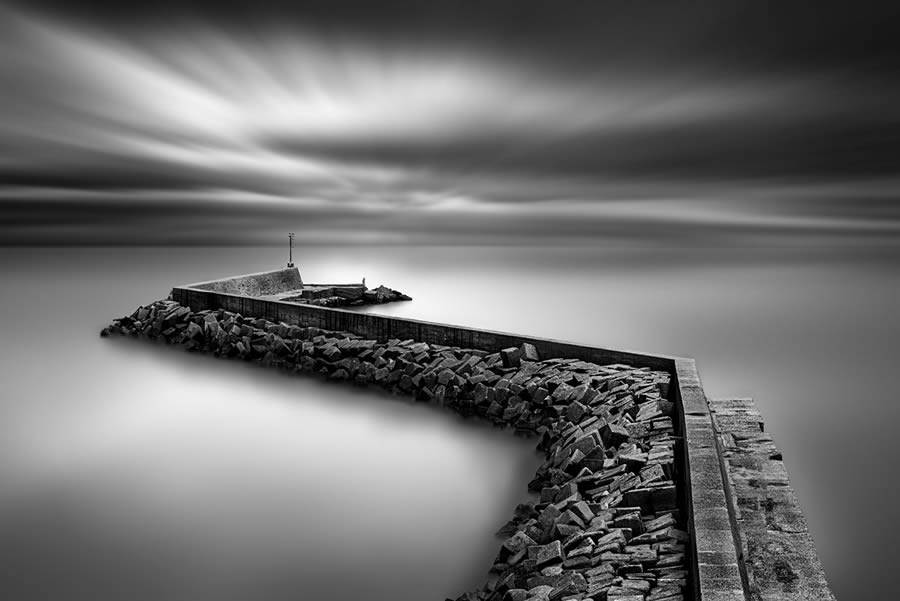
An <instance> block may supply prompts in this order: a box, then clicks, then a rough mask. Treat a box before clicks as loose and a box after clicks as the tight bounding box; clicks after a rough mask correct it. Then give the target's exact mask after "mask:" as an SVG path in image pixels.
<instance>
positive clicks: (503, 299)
mask: <svg viewBox="0 0 900 601" xmlns="http://www.w3.org/2000/svg"><path fill="white" fill-rule="evenodd" d="M284 254H285V252H284V249H281V248H244V247H233V248H97V249H89V248H88V249H85V248H62V249H2V250H0V277H2V286H0V315H2V322H0V326H2V341H3V344H2V350H0V376H2V382H3V389H2V390H3V392H2V393H0V598H2V599H11V600H15V601H18V600H31V599H35V600H42V601H56V600H81V599H85V600H87V599H91V600H94V601H119V600H128V601H142V600H147V601H204V600H207V599H208V600H211V601H229V600H235V601H237V600H253V601H267V600H282V599H304V600H307V601H331V600H339V599H340V600H344V599H389V600H396V601H405V600H409V601H413V600H415V601H427V600H428V599H434V600H442V599H444V598H445V597H448V596H452V597H455V596H456V595H458V594H459V593H461V592H463V591H464V590H467V589H469V588H472V587H475V586H478V585H480V584H481V583H482V582H483V581H484V579H485V577H486V575H487V569H488V567H489V566H490V563H491V561H492V559H493V556H494V554H495V553H496V551H497V549H498V547H499V543H500V541H499V540H498V539H496V538H495V537H494V536H493V532H494V531H495V530H497V529H498V528H499V527H500V526H502V525H503V523H504V522H505V521H506V519H508V518H509V517H510V516H511V515H512V511H513V508H514V507H515V505H516V504H517V503H519V502H521V501H523V500H525V499H527V498H528V495H527V491H526V486H525V485H526V483H527V481H528V480H529V479H530V478H531V476H532V475H533V473H534V471H535V470H536V469H537V467H538V465H539V464H540V457H539V456H538V455H537V454H536V453H535V452H534V446H535V442H536V441H534V440H527V439H522V438H517V437H515V436H513V435H512V434H511V433H510V432H504V431H500V430H496V429H494V428H491V427H490V426H487V425H485V424H482V423H479V422H474V421H471V420H463V419H462V418H459V417H457V416H454V415H452V414H450V413H448V412H443V411H441V410H439V409H436V408H433V407H428V406H424V405H417V404H413V403H410V402H408V401H406V400H404V399H402V398H400V397H392V396H390V395H385V394H380V393H378V392H376V391H371V390H362V389H358V388H354V387H349V386H344V385H337V384H332V383H328V382H323V381H320V380H318V379H316V378H313V377H306V376H291V375H287V374H284V373H280V372H278V371H276V370H267V369H263V368H259V367H256V366H253V365H246V364H243V363H238V362H233V361H225V360H217V359H213V358H211V357H208V356H202V355H197V354H188V353H184V352H182V351H180V349H177V348H173V347H167V346H165V345H159V344H153V343H149V342H145V341H138V340H131V339H101V338H100V337H99V336H98V333H99V331H100V329H101V328H102V327H103V326H104V325H106V324H107V323H108V322H109V321H110V320H111V319H113V318H114V317H118V316H121V315H125V314H129V313H131V312H132V311H133V310H134V309H135V308H136V307H137V306H138V305H141V304H146V303H149V302H151V301H153V300H156V299H159V298H163V297H165V296H167V294H168V292H169V290H170V289H171V287H172V285H173V284H176V283H188V282H193V281H201V280H207V279H212V278H217V277H222V276H226V275H233V274H238V273H248V272H254V271H262V270H267V269H273V268H277V267H279V266H281V265H282V264H283V262H284V260H285V257H284V256H283V255H284ZM294 261H295V262H296V263H297V265H298V266H299V267H300V269H301V273H302V275H303V278H304V279H305V280H306V281H307V282H313V283H318V282H345V281H359V280H361V279H362V278H363V277H365V278H366V283H367V284H368V285H369V286H370V287H374V286H377V285H379V284H382V283H383V284H385V285H387V286H390V287H393V288H397V289H399V290H401V291H403V292H405V293H407V294H409V295H411V296H412V297H413V299H414V300H413V301H412V302H409V303H397V304H393V305H385V306H378V307H372V308H369V309H366V310H371V311H374V312H382V313H389V314H393V315H400V316H407V317H414V318H419V319H425V320H429V321H439V322H446V323H453V324H460V325H464V326H471V327H478V328H487V329H493V330H500V331H510V332H516V333H522V334H528V335H534V336H542V337H550V338H557V339H562V340H569V341H574V342H581V343H586V344H591V345H596V346H602V347H607V348H614V349H627V350H636V351H643V352H648V353H660V354H669V355H686V356H691V357H695V358H696V359H697V362H698V367H699V370H700V375H701V378H702V380H703V384H704V387H705V390H706V392H707V394H709V395H710V396H714V397H726V396H731V397H746V396H752V397H753V398H755V400H756V402H757V405H758V407H759V409H760V410H761V412H762V414H763V417H764V419H765V421H766V429H767V431H769V432H771V433H772V435H773V437H774V438H775V441H776V443H777V444H778V446H779V447H780V449H781V450H782V453H783V455H784V458H785V463H786V464H787V467H788V471H789V474H790V476H791V481H792V484H793V486H794V488H795V490H796V492H797V495H798V498H799V500H800V503H801V505H802V507H803V509H804V511H805V514H806V517H807V520H808V522H809V527H810V530H811V532H812V535H813V537H814V539H815V541H816V544H817V547H818V550H819V553H820V556H821V559H822V562H823V564H824V566H825V569H826V574H827V576H828V578H829V581H830V583H831V584H832V587H833V590H834V592H835V594H836V595H837V597H838V598H839V599H884V598H889V597H890V596H892V595H890V594H889V593H888V591H892V590H893V578H892V573H893V570H894V569H895V566H896V564H897V560H898V559H900V556H898V553H897V551H896V548H897V545H896V541H897V540H898V538H900V528H898V526H897V524H898V519H897V518H898V515H897V514H898V509H897V504H896V502H895V500H896V499H897V497H898V488H900V486H898V483H897V478H896V474H895V472H896V469H895V466H896V461H897V460H898V458H900V442H898V440H900V437H898V436H897V433H896V432H897V425H898V423H900V422H898V417H900V398H898V394H897V382H898V359H900V352H898V350H897V348H898V342H897V339H898V334H900V317H898V311H897V307H898V306H900V268H898V267H900V252H898V251H896V250H884V249H880V250H865V249H842V250H834V249H831V250H829V249H808V248H791V249H766V250H759V249H753V250H749V249H748V250H741V249H732V250H722V249H709V250H707V249H695V250H627V251H626V250H621V251H619V250H602V249H586V248H574V249H573V248H506V247H499V248H493V247H491V248H465V247H464V248H460V247H422V248H404V247H330V248H303V247H301V248H298V249H295V255H294ZM885 595H888V597H885Z"/></svg>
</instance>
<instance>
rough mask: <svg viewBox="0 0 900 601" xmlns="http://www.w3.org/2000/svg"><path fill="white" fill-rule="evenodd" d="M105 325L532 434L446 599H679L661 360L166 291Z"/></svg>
mask: <svg viewBox="0 0 900 601" xmlns="http://www.w3.org/2000/svg"><path fill="white" fill-rule="evenodd" d="M110 334H118V335H128V336H140V337H145V338H150V339H161V340H163V341H165V342H166V343H168V344H180V345H182V346H183V347H185V348H186V349H187V350H190V351H203V352H210V353H213V354H214V355H216V356H219V357H226V358H240V359H243V360H245V361H255V362H259V363H261V364H264V365H269V366H276V367H281V368H285V369H289V370H291V371H296V372H314V373H319V374H321V375H322V376H324V377H326V378H329V379H333V380H349V381H353V382H356V383H359V384H365V385H373V384H374V385H376V386H380V387H382V388H384V389H387V390H389V391H392V392H395V393H398V394H402V395H406V396H412V397H414V398H415V400H417V401H429V402H434V403H437V404H439V405H442V406H446V407H449V408H451V409H453V410H454V411H456V412H457V413H460V414H462V415H465V416H478V417H480V418H484V419H487V420H489V421H491V422H493V423H494V424H495V425H497V426H500V427H511V428H514V429H515V432H516V433H517V434H523V435H531V436H538V437H539V442H538V449H539V450H541V451H543V452H544V453H545V455H546V460H545V462H544V464H543V465H542V466H541V467H540V468H539V469H538V472H537V474H536V475H535V477H534V479H532V481H531V482H530V483H529V484H528V488H529V490H530V491H532V492H538V493H540V501H539V502H538V503H524V504H520V505H519V506H518V507H517V508H516V510H515V515H514V516H513V518H512V519H511V520H510V521H509V522H508V523H507V524H506V525H505V526H503V528H501V529H500V531H499V532H498V534H499V535H501V536H503V537H505V538H506V540H505V541H504V542H503V543H502V545H501V547H500V551H499V553H498V555H497V558H496V560H495V562H494V565H493V567H492V568H491V573H492V574H493V575H492V577H491V578H489V579H488V582H487V583H486V584H485V585H484V586H483V587H482V588H481V589H479V590H477V591H473V592H468V593H464V594H463V595H461V596H460V597H458V599H457V601H487V600H491V601H495V600H496V601H525V600H552V601H557V600H581V601H587V600H593V601H680V600H681V599H683V597H684V594H685V588H686V585H687V581H688V569H689V562H688V561H687V556H688V555H687V550H686V544H687V542H688V534H687V532H686V528H685V527H684V519H685V512H684V509H683V508H681V507H679V506H678V505H679V502H680V499H681V495H679V494H677V485H676V482H675V477H676V473H677V470H676V466H675V465H674V462H675V453H674V446H675V442H676V438H677V437H676V436H675V431H674V427H673V423H672V417H671V416H672V412H673V403H672V402H671V401H669V400H668V398H667V397H668V392H669V383H670V374H668V373H666V372H661V371H652V370H650V369H649V368H634V367H631V366H628V365H623V364H613V365H602V366H601V365H596V364H593V363H588V362H585V361H580V360H576V359H560V358H553V359H543V360H542V359H541V358H540V357H538V354H537V351H536V349H535V348H534V347H533V346H532V345H530V344H527V343H524V344H522V345H521V346H520V347H511V348H507V349H504V350H502V351H500V352H497V353H489V352H487V351H484V350H480V349H464V348H457V347H449V346H441V345H434V344H427V343H424V342H416V341H414V340H403V341H401V340H389V341H387V342H378V341H375V340H371V339H366V338H363V337H361V336H358V335H355V334H352V333H348V332H329V331H325V330H321V329H319V328H313V327H302V326H295V325H287V324H284V323H273V322H270V321H268V320H265V319H262V318H252V317H245V316H241V315H239V314H236V313H232V312H229V311H225V310H221V309H220V310H214V311H209V310H207V311H199V312H196V313H195V312H193V311H191V310H190V308H188V307H184V306H182V305H180V304H179V303H177V302H174V301H171V300H161V301H157V302H155V303H152V304H150V305H148V306H142V307H139V308H138V309H137V310H136V311H135V312H134V313H132V314H131V315H130V316H127V317H122V318H120V319H116V320H114V322H113V323H112V324H111V325H110V326H108V327H107V328H104V329H103V330H102V332H101V336H108V335H110Z"/></svg>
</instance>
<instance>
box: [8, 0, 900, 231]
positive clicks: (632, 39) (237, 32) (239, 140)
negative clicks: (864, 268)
mask: <svg viewBox="0 0 900 601" xmlns="http://www.w3.org/2000/svg"><path fill="white" fill-rule="evenodd" d="M239 4H240V3H239ZM37 6H38V8H37V9H34V10H31V9H28V10H26V9H23V8H19V9H5V10H4V12H3V19H2V24H0V34H2V35H0V56H2V58H0V78H2V81H3V92H2V93H0V234H2V238H3V240H4V241H5V243H7V244H26V243H44V242H46V241H48V240H52V241H55V242H69V243H78V244H84V243H104V244H105V243H142V244H147V243H149V244H152V243H164V244H173V243H204V242H207V243H220V242H224V241H229V242H237V243H259V242H264V241H266V240H269V239H271V237H272V236H275V235H277V233H279V232H281V231H282V230H285V229H292V230H295V231H300V232H303V233H304V235H303V236H301V238H303V239H305V240H306V241H310V242H313V241H314V242H317V243H321V242H338V241H346V242H355V241H366V242H388V243H402V242H407V241H415V242H429V241H431V242H439V243H485V242H490V243H504V242H507V243H525V242H528V243H553V244H556V243H572V244H584V243H595V244H614V245H620V244H630V243H639V244H648V243H658V244H701V245H707V244H759V243H766V244H769V243H772V241H775V243H779V241H780V242H784V241H787V240H790V239H791V238H792V237H793V238H794V239H796V240H801V241H803V240H818V241H823V240H826V241H827V240H831V239H833V238H834V237H836V236H839V237H841V238H850V239H856V240H857V241H859V242H860V243H895V242H896V240H897V236H896V235H897V230H898V224H900V211H898V210H897V206H898V198H897V195H898V187H897V176H898V173H900V134H898V132H900V109H898V108H897V107H898V106H900V104H898V103H897V102H896V100H897V97H898V95H900V94H898V91H900V90H898V88H900V84H898V83H896V81H895V80H891V79H886V78H885V77H884V75H885V74H886V73H890V72H891V69H892V68H893V67H894V64H893V63H892V60H891V58H890V54H889V53H887V52H885V49H884V48H881V47H877V46H876V47H874V48H873V49H872V51H871V52H870V53H868V54H860V51H859V50H858V49H856V48H855V47H853V48H851V47H850V44H849V43H848V45H847V50H846V52H843V53H842V52H840V51H839V49H838V50H835V49H834V48H833V47H829V48H827V49H825V47H824V46H825V45H827V44H825V42H828V41H829V40H828V38H827V36H825V35H824V34H823V32H821V31H807V30H806V29H802V30H799V31H798V32H797V33H796V35H795V36H794V39H793V41H790V40H784V39H781V38H780V37H779V36H777V35H775V34H773V33H772V32H769V33H768V36H767V37H766V38H765V39H761V40H760V41H761V42H766V43H765V44H761V45H760V47H758V48H757V47H753V46H751V45H750V44H749V40H748V35H749V34H747V33H746V32H745V33H743V34H740V33H737V32H738V29H734V28H735V27H736V26H737V25H739V24H740V25H742V26H743V28H744V29H749V30H750V32H753V31H758V30H763V29H765V26H766V25H767V24H768V23H767V22H766V21H765V20H764V19H761V16H760V14H759V13H758V11H757V9H756V8H754V7H752V6H748V7H745V8H744V17H745V18H746V19H747V20H746V21H743V22H741V23H738V22H737V21H735V20H734V18H733V17H732V16H729V15H723V14H721V12H719V11H718V10H715V9H713V8H711V7H705V8H704V11H703V12H699V13H697V14H696V15H695V18H688V16H687V15H685V14H682V13H681V12H672V9H671V8H665V9H660V11H659V12H655V13H654V14H652V15H648V16H646V17H641V15H639V14H636V13H634V12H633V11H631V10H630V9H623V8H621V7H619V8H616V7H614V6H599V5H598V7H595V8H594V9H591V10H588V9H584V8H579V9H577V10H576V11H575V13H576V14H573V15H571V17H570V18H569V19H566V18H564V17H562V16H559V15H557V16H555V17H553V16H551V15H550V14H548V13H546V12H541V11H540V10H538V11H536V12H535V13H533V14H532V13H529V12H528V11H527V10H525V11H523V15H522V23H521V24H519V25H520V27H518V28H514V29H515V30H516V31H515V32H513V33H511V34H510V35H509V36H508V39H507V38H498V37H497V36H496V33H497V30H496V29H495V28H496V27H497V26H499V25H504V24H505V23H506V22H505V16H504V14H502V12H498V11H491V10H489V9H485V10H484V11H474V12H473V14H472V15H470V16H467V17H465V18H463V17H460V16H459V15H455V16H451V17H448V18H447V20H446V21H445V22H442V21H441V20H440V19H439V18H438V17H440V13H436V14H435V15H433V16H432V17H431V18H425V17H423V16H422V14H421V13H420V12H416V11H415V10H414V9H413V7H412V6H407V7H406V8H407V12H405V13H397V14H394V13H393V12H391V13H390V14H391V15H392V18H387V17H384V18H381V19H379V18H375V17H373V16H372V15H370V14H368V13H358V14H357V13H354V12H341V11H339V10H336V9H329V8H316V9H315V10H312V11H311V12H304V11H303V10H302V9H298V8H291V7H284V6H280V7H276V8H278V10H267V9H266V7H265V6H261V7H260V8H259V9H258V10H256V11H255V12H254V11H251V12H250V13H249V14H252V15H262V16H263V17H265V19H262V20H258V19H249V18H248V19H246V20H245V18H244V17H245V15H246V14H248V13H247V12H246V10H245V9H246V7H244V8H241V6H238V7H237V8H235V7H232V8H231V9H230V10H226V9H223V10H221V11H214V13H212V12H204V11H208V10H209V9H208V7H207V6H206V5H204V4H203V3H199V5H198V6H197V7H195V10H194V11H193V12H192V13H191V15H185V14H181V13H179V14H178V15H174V14H172V15H170V20H168V21H167V20H164V19H155V18H152V16H151V15H142V14H140V10H139V11H138V13H136V14H135V15H133V16H132V17H130V18H129V16H128V15H125V14H122V13H119V12H117V11H115V10H106V9H105V8H102V7H98V6H94V5H90V4H88V5H86V8H84V9H83V10H82V11H80V12H79V11H77V10H74V11H73V9H72V8H71V7H69V8H66V7H63V8H59V7H54V6H52V3H51V5H50V6H48V5H47V3H39V4H38V5H37ZM823 10H824V11H825V13H823V14H825V16H826V17H829V18H830V20H826V21H825V23H824V26H823V27H824V29H825V30H827V31H833V32H837V31H840V30H843V31H844V33H845V34H847V35H849V36H850V37H851V38H852V37H853V36H854V35H861V34H862V32H865V31H868V33H869V35H870V36H872V35H874V37H875V39H881V38H880V37H879V35H878V32H879V31H881V30H880V29H879V28H878V27H875V29H871V28H870V29H868V30H867V29H866V28H865V27H864V25H867V24H869V25H872V26H873V27H874V26H875V25H877V22H876V20H875V17H878V16H879V15H872V16H869V15H862V16H860V15H857V20H856V21H854V20H852V19H851V20H850V21H849V22H846V23H842V22H841V21H840V20H839V19H837V15H832V14H831V13H828V12H827V10H825V9H823ZM207 14H209V15H210V18H209V19H204V18H203V17H204V15H207ZM279 15H282V16H283V19H282V21H281V22H279V19H278V18H277V17H278V16H279ZM882 16H883V15H882ZM795 18H796V15H793V14H792V15H787V16H786V19H787V21H790V20H792V19H795ZM576 21H577V22H576ZM666 23H668V27H663V25H665V24H666ZM591 24H595V25H597V26H598V27H600V28H601V29H600V30H598V31H597V32H596V33H597V34H600V33H603V34H605V35H594V32H593V31H592V30H591V29H590V28H589V25H591ZM404 25H406V26H407V27H404ZM463 25H465V27H463ZM739 29H741V28H739ZM732 30H734V31H735V32H736V33H735V36H734V38H733V39H728V38H723V32H724V31H732ZM741 30H742V29H741ZM873 31H874V34H873V33H872V32H873ZM524 33H529V34H530V36H531V37H529V36H524V35H523V34H524ZM492 34H494V35H492ZM504 39H505V42H506V43H503V40H504ZM819 48H822V52H824V53H826V55H827V56H824V57H823V56H819V55H817V54H816V53H815V52H814V50H815V49H819ZM673 53H675V54H673ZM825 59H827V60H825Z"/></svg>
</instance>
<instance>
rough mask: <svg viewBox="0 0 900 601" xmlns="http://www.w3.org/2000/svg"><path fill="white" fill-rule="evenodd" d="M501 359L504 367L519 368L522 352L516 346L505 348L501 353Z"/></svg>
mask: <svg viewBox="0 0 900 601" xmlns="http://www.w3.org/2000/svg"><path fill="white" fill-rule="evenodd" d="M500 359H501V361H502V362H503V367H519V363H520V361H521V352H520V351H519V349H517V348H516V347H514V346H511V347H509V348H505V349H503V350H502V351H500Z"/></svg>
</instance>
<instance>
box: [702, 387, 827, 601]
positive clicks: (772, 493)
mask: <svg viewBox="0 0 900 601" xmlns="http://www.w3.org/2000/svg"><path fill="white" fill-rule="evenodd" d="M709 407H710V412H711V415H712V421H713V426H714V428H715V435H716V441H717V446H718V449H719V453H720V456H721V459H722V466H723V468H724V471H725V475H726V487H727V488H726V492H727V493H728V495H727V497H728V505H729V512H730V514H731V517H732V519H733V520H734V525H735V530H736V532H737V537H738V544H739V549H740V563H739V565H740V567H741V568H742V569H743V574H742V576H743V578H744V579H745V583H746V588H747V594H748V599H750V600H751V601H757V600H759V601H770V600H771V601H776V600H778V601H795V600H797V601H799V600H801V599H803V600H812V599H816V600H823V601H829V600H833V599H834V595H833V594H832V592H831V589H830V588H829V587H828V582H827V581H826V579H825V573H824V571H823V570H822V565H821V563H820V562H819V556H818V554H817V553H816V548H815V545H814V544H813V540H812V537H811V536H810V535H809V531H808V529H807V527H806V521H805V519H804V518H803V512H802V511H801V509H800V506H799V504H798V503H797V498H796V496H795V495H794V491H793V489H792V488H791V485H790V481H789V479H788V475H787V470H785V467H784V463H783V462H782V458H781V453H780V452H779V451H778V449H777V448H776V447H775V443H774V442H773V441H772V439H771V437H770V436H769V435H768V434H766V433H765V432H764V431H763V428H764V425H763V420H762V416H761V415H760V414H759V411H757V409H756V407H755V405H754V404H753V401H752V400H750V399H726V400H710V401H709Z"/></svg>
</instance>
